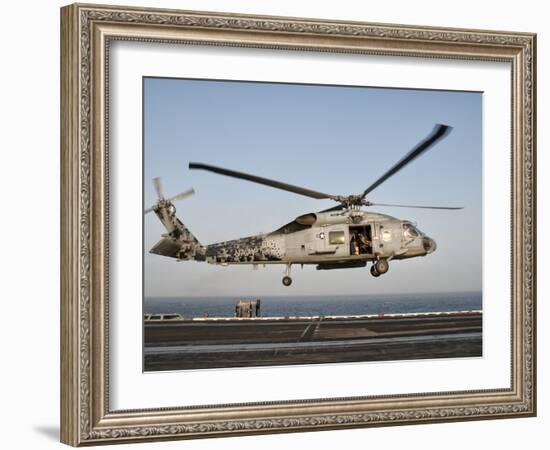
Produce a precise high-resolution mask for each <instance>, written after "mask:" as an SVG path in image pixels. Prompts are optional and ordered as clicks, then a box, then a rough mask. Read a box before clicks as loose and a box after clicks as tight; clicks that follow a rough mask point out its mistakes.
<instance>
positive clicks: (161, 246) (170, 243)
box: [149, 238, 181, 258]
mask: <svg viewBox="0 0 550 450" xmlns="http://www.w3.org/2000/svg"><path fill="white" fill-rule="evenodd" d="M180 250H181V242H178V241H176V240H174V239H172V238H163V239H161V240H160V241H158V242H157V243H156V244H155V245H154V246H153V248H152V249H151V250H149V253H154V254H156V255H162V256H168V257H170V258H177V257H178V253H179V251H180Z"/></svg>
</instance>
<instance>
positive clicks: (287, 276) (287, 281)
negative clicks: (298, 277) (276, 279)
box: [283, 264, 292, 286]
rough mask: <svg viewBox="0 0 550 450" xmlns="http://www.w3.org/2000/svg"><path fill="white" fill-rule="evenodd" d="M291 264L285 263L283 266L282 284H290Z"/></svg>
mask: <svg viewBox="0 0 550 450" xmlns="http://www.w3.org/2000/svg"><path fill="white" fill-rule="evenodd" d="M291 266H292V264H287V266H286V268H285V276H284V277H283V285H285V286H290V285H291V284H292V278H290V267H291Z"/></svg>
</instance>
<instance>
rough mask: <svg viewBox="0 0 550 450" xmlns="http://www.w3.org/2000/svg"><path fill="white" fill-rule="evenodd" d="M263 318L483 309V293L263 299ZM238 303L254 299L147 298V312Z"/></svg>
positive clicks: (185, 312)
mask: <svg viewBox="0 0 550 450" xmlns="http://www.w3.org/2000/svg"><path fill="white" fill-rule="evenodd" d="M260 299H261V312H260V315H261V316H263V317H288V316H346V315H361V314H381V313H383V314H390V313H411V312H439V311H462V310H481V309H482V293H481V292H452V293H425V294H391V295H388V294H385V295H372V294H369V295H331V296H322V297H320V296H294V297H293V296H285V297H269V296H266V297H261V298H260ZM238 300H256V298H254V297H250V298H249V297H246V298H244V297H243V298H237V297H145V298H144V308H143V312H144V313H179V314H181V315H182V316H184V317H185V318H192V317H204V316H205V315H206V314H207V315H208V316H209V317H233V315H234V312H235V304H236V303H237V301H238Z"/></svg>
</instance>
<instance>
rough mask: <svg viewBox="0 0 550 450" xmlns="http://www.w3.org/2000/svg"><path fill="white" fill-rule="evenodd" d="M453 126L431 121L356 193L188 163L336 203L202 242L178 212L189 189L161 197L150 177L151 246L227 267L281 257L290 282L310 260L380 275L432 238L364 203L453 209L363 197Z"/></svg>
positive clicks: (426, 250)
mask: <svg viewBox="0 0 550 450" xmlns="http://www.w3.org/2000/svg"><path fill="white" fill-rule="evenodd" d="M451 130H452V127H451V126H448V125H442V124H437V125H435V127H434V129H433V130H432V132H431V133H430V134H429V135H428V136H427V137H426V138H424V139H423V140H422V141H420V142H419V143H418V144H417V145H416V146H415V147H414V148H413V149H412V150H410V151H409V152H408V153H407V154H406V155H405V156H404V157H403V158H402V159H401V160H399V161H398V162H397V163H395V164H394V165H393V166H392V167H391V168H390V169H389V170H387V171H386V172H385V173H384V174H383V175H382V176H380V177H379V178H378V179H377V180H376V181H374V182H373V183H372V184H371V185H370V186H368V187H367V188H366V189H365V190H364V191H363V192H361V193H359V194H354V195H332V194H326V193H323V192H319V191H314V190H311V189H306V188H303V187H300V186H294V185H291V184H288V183H283V182H280V181H275V180H272V179H269V178H263V177H259V176H256V175H251V174H247V173H244V172H237V171H234V170H230V169H225V168H222V167H216V166H212V165H208V164H203V163H196V162H190V163H189V169H191V170H204V171H209V172H212V173H215V174H219V175H225V176H228V177H233V178H238V179H241V180H246V181H249V182H253V183H258V184H262V185H266V186H270V187H273V188H276V189H282V190H285V191H288V192H292V193H295V194H299V195H303V196H306V197H311V198H314V199H319V200H327V199H328V200H333V201H335V202H336V203H337V205H335V206H333V207H331V208H329V209H325V210H323V211H319V212H309V213H306V214H302V215H300V216H298V217H296V218H295V219H294V220H292V221H291V222H289V223H287V224H285V225H283V226H282V227H280V228H278V229H276V230H274V231H272V232H270V233H264V234H258V235H254V236H248V237H244V238H240V239H235V240H230V241H225V242H218V243H214V244H208V245H203V244H201V243H200V242H199V240H198V239H197V238H196V237H195V235H193V233H192V232H191V231H190V230H189V229H188V228H187V227H186V226H185V225H184V224H183V223H182V222H181V221H180V220H179V219H178V218H177V217H176V208H175V206H174V202H175V201H179V200H182V199H184V198H187V197H188V196H190V195H193V194H194V190H193V189H189V190H187V191H185V192H182V193H180V194H178V195H175V196H173V197H171V198H165V197H164V195H163V192H162V186H161V182H160V179H159V178H155V179H154V180H153V182H154V187H155V190H156V194H157V196H158V201H157V203H156V204H155V205H153V206H152V207H150V208H148V209H146V210H145V211H144V212H145V213H149V212H154V213H155V214H156V215H157V217H158V218H159V220H160V222H161V223H162V225H163V226H164V228H165V229H166V233H165V234H163V235H162V239H161V240H160V241H159V242H158V243H156V244H155V245H154V246H153V247H152V248H151V250H150V253H153V254H157V255H162V256H166V257H170V258H175V259H176V260H178V261H191V260H193V261H203V262H207V263H210V264H217V265H222V266H228V265H233V264H238V265H253V266H254V267H258V266H259V265H266V264H282V265H284V266H285V269H284V276H283V278H282V283H283V285H284V286H290V285H291V284H292V278H291V276H290V275H291V267H292V266H293V265H295V264H299V265H301V266H302V267H303V266H304V265H307V264H310V265H316V268H317V270H334V269H349V268H359V267H366V266H367V263H368V262H371V263H372V265H371V267H370V273H371V275H372V276H373V277H379V276H381V275H383V274H385V273H387V272H388V270H389V263H390V261H393V260H396V261H397V260H401V259H408V258H416V257H421V256H426V255H429V254H431V253H433V252H434V251H435V250H436V248H437V244H436V242H435V240H434V239H432V238H431V237H429V236H427V235H426V234H425V233H423V232H422V231H420V230H419V229H418V228H417V226H416V225H415V224H414V223H413V222H412V221H409V220H401V219H398V218H395V217H392V216H389V215H386V214H381V213H376V212H367V211H364V210H362V209H361V208H362V207H371V206H390V207H401V208H423V209H439V210H458V209H463V207H457V206H422V205H402V204H389V203H373V202H371V201H370V200H367V199H366V197H367V195H369V194H370V193H371V192H372V191H373V190H374V189H376V188H377V187H378V186H380V185H381V184H382V183H384V182H385V181H386V180H388V179H389V178H390V177H392V176H393V175H395V174H396V173H397V172H399V171H400V170H401V169H403V168H404V167H405V166H406V165H408V164H409V163H411V162H412V161H413V160H415V159H416V158H418V157H419V156H420V155H422V154H423V153H424V152H426V151H427V150H428V149H430V148H431V147H433V146H434V144H436V143H437V142H439V141H441V140H442V139H443V138H444V137H445V136H447V135H448V134H449V133H450V132H451Z"/></svg>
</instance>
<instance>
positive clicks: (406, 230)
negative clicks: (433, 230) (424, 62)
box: [403, 223, 420, 239]
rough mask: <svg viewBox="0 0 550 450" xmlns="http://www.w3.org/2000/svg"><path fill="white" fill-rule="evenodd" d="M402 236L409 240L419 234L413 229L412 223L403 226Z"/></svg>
mask: <svg viewBox="0 0 550 450" xmlns="http://www.w3.org/2000/svg"><path fill="white" fill-rule="evenodd" d="M403 234H404V235H405V236H406V237H408V238H411V239H412V238H415V237H418V236H420V232H419V231H418V230H417V229H416V228H415V227H414V225H413V224H412V223H404V224H403Z"/></svg>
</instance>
